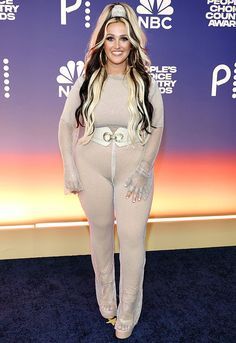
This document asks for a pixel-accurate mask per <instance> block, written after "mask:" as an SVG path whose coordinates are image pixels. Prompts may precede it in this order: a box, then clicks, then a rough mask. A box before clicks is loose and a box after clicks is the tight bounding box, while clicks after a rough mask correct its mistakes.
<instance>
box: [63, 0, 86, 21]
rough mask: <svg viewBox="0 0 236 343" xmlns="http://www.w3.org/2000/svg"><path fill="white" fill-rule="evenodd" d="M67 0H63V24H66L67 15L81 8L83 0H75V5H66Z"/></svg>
mask: <svg viewBox="0 0 236 343" xmlns="http://www.w3.org/2000/svg"><path fill="white" fill-rule="evenodd" d="M66 2H67V0H61V25H66V15H67V13H71V12H73V11H76V10H77V9H78V8H80V6H81V4H82V0H75V3H74V5H70V6H66Z"/></svg>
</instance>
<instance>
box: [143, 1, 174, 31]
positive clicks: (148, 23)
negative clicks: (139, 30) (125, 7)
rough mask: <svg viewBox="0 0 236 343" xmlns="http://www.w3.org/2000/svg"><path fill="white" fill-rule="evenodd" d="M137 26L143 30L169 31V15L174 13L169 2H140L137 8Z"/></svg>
mask: <svg viewBox="0 0 236 343" xmlns="http://www.w3.org/2000/svg"><path fill="white" fill-rule="evenodd" d="M136 11H137V13H138V14H140V15H139V16H138V21H139V25H140V26H141V25H142V26H143V27H144V28H145V29H159V28H160V27H162V28H163V29H166V30H169V29H171V28H172V26H171V20H172V19H171V17H170V16H171V15H172V14H173V12H174V9H173V7H172V6H171V0H140V5H138V6H137V8H136Z"/></svg>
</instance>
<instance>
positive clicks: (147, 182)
mask: <svg viewBox="0 0 236 343" xmlns="http://www.w3.org/2000/svg"><path fill="white" fill-rule="evenodd" d="M149 100H150V102H151V103H152V105H153V120H152V125H154V126H156V127H157V128H151V135H149V139H148V141H147V143H146V144H145V146H144V150H143V153H142V156H141V158H140V160H139V163H138V165H137V167H136V169H135V172H134V174H133V175H132V176H131V177H130V178H128V180H127V181H126V183H125V186H126V187H128V192H127V197H129V196H130V195H131V193H133V196H132V200H133V201H136V200H137V199H138V200H141V198H143V199H146V198H147V197H148V195H149V193H150V190H151V175H152V170H153V167H154V163H155V160H156V157H157V155H158V152H159V149H160V145H161V140H162V134H163V129H164V106H163V100H162V96H161V92H160V90H159V88H158V86H157V83H156V82H155V81H154V80H153V79H152V80H151V86H150V92H149Z"/></svg>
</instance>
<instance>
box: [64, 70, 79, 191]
mask: <svg viewBox="0 0 236 343" xmlns="http://www.w3.org/2000/svg"><path fill="white" fill-rule="evenodd" d="M82 83H83V77H82V76H80V77H79V78H78V79H77V80H76V82H75V84H74V85H73V87H72V88H71V91H70V93H69V95H68V97H67V99H66V102H65V105H64V109H63V112H62V114H61V117H60V121H59V127H58V143H59V148H60V152H61V157H62V160H63V166H64V194H69V193H76V192H79V191H82V190H83V189H84V188H83V185H82V183H81V180H80V177H79V173H78V169H77V167H76V164H75V161H74V156H73V134H74V130H75V129H76V119H75V110H76V109H77V108H78V106H79V105H80V96H79V90H80V87H81V85H82Z"/></svg>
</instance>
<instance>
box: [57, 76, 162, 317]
mask: <svg viewBox="0 0 236 343" xmlns="http://www.w3.org/2000/svg"><path fill="white" fill-rule="evenodd" d="M82 82H83V78H82V76H81V77H79V78H78V79H77V81H76V82H75V84H74V86H73V87H72V89H71V91H70V94H69V96H68V98H67V100H66V103H65V106H64V109H63V112H62V115H61V118H60V123H59V132H58V138H59V146H60V151H61V156H62V159H63V166H64V176H65V193H66V194H68V193H70V192H71V191H72V190H77V191H79V193H78V197H79V200H80V203H81V206H82V208H83V210H84V212H85V215H86V216H87V218H88V222H89V227H90V238H91V245H90V247H91V258H92V264H93V268H94V272H95V276H96V280H97V282H99V284H100V285H106V286H107V287H106V292H105V294H104V297H105V298H106V299H107V301H111V296H112V294H116V290H115V289H114V280H115V272H114V218H116V221H117V233H118V237H119V246H120V284H119V299H120V302H121V305H119V306H126V305H127V304H130V306H131V305H132V306H131V307H130V311H131V312H132V311H133V312H132V313H133V315H134V316H135V318H136V319H138V318H139V316H140V313H141V307H142V296H143V277H144V266H145V262H146V254H145V235H146V225H147V220H148V217H149V213H150V209H151V205H152V199H153V191H154V175H153V172H152V174H151V177H150V180H151V181H150V182H151V188H150V194H149V196H148V198H147V199H146V200H141V201H136V202H135V203H133V202H132V201H131V200H130V199H127V198H126V193H127V189H126V187H125V186H124V184H125V181H126V180H127V178H128V177H129V176H130V175H132V174H133V172H134V170H135V168H136V167H137V165H138V163H139V162H140V160H144V161H147V163H148V164H149V165H150V166H151V170H152V171H153V165H154V162H155V159H156V156H157V154H158V150H159V147H160V143H161V137H162V130H163V126H164V113H163V112H164V111H163V102H162V96H161V94H160V91H159V88H158V87H157V84H156V82H155V81H153V80H152V82H151V87H150V92H149V99H150V101H151V103H152V105H153V107H154V112H153V121H152V124H153V125H155V126H157V127H158V128H157V129H153V130H152V134H151V137H150V138H149V140H148V142H147V143H146V144H145V146H142V145H138V144H137V147H136V148H135V149H133V148H132V147H131V146H130V145H127V146H123V147H119V146H117V145H116V144H115V143H114V141H112V142H111V144H109V145H108V146H103V145H101V144H98V143H96V142H94V141H90V142H89V143H88V144H86V145H81V144H73V134H74V132H76V130H77V129H76V120H75V110H76V109H77V108H78V106H79V104H80V97H79V89H80V87H81V84H82ZM127 103H128V89H127V84H126V80H123V76H122V75H108V78H107V79H106V80H105V82H104V85H103V89H102V93H101V98H100V101H99V103H98V105H97V107H96V108H95V112H94V114H95V127H103V126H108V127H110V128H111V129H112V130H113V132H114V131H115V130H116V128H117V127H127V125H128V119H129V112H128V108H127ZM114 166H115V172H114V170H113V172H114V173H113V174H112V167H114ZM96 295H97V300H98V304H99V302H100V301H101V299H100V298H99V295H98V294H97V293H96ZM106 299H105V300H106ZM103 301H104V298H103ZM122 304H123V305H122ZM125 304H126V305H125ZM127 306H128V305H127ZM132 309H133V310H132Z"/></svg>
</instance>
